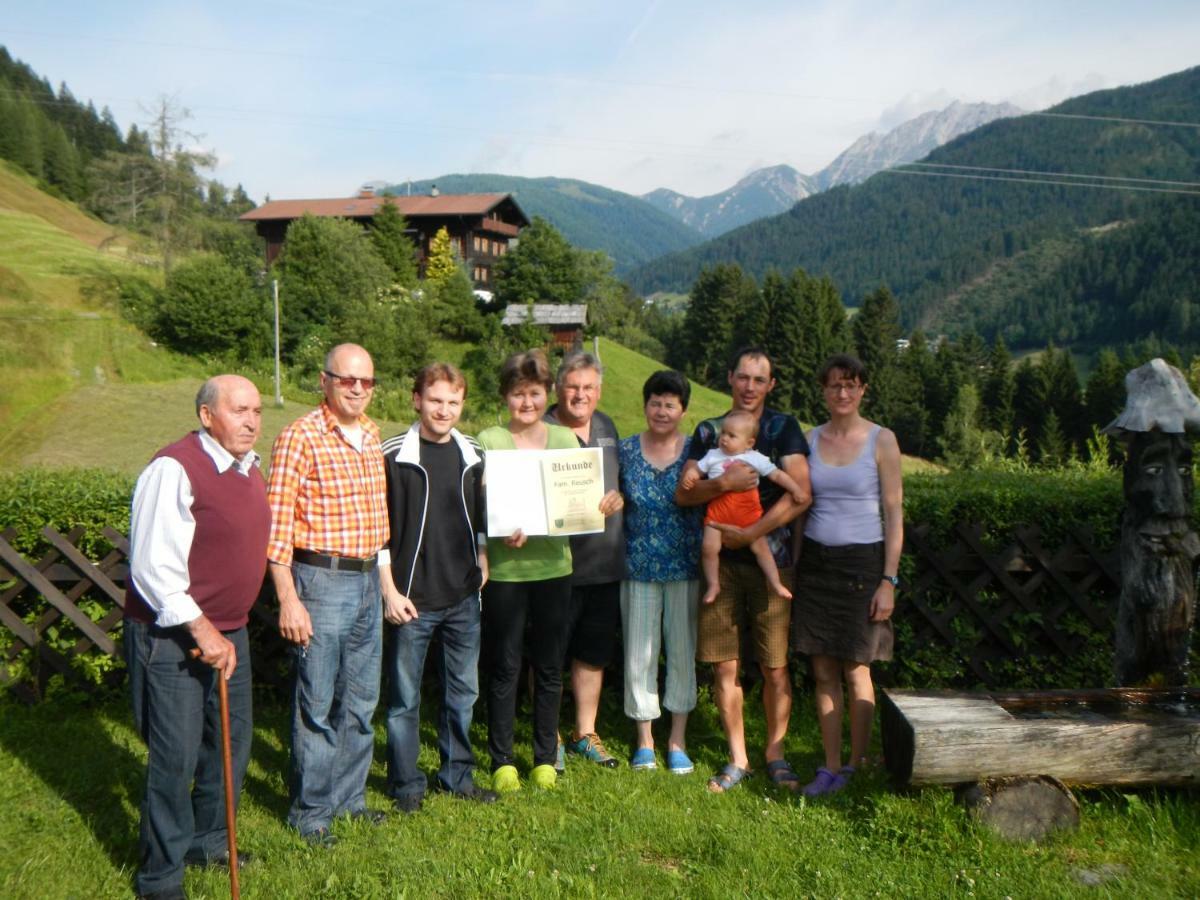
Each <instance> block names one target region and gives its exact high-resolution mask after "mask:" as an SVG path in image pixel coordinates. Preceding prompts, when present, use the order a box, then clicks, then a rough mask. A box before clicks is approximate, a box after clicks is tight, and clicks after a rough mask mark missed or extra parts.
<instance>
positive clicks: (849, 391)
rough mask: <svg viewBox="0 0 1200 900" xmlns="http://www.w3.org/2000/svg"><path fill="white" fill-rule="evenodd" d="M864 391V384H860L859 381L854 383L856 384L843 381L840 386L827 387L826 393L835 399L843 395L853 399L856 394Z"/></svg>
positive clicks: (828, 385) (830, 385) (829, 385)
mask: <svg viewBox="0 0 1200 900" xmlns="http://www.w3.org/2000/svg"><path fill="white" fill-rule="evenodd" d="M862 389H863V386H862V384H860V383H859V382H857V381H854V382H845V381H843V382H841V383H840V384H827V385H825V393H827V394H830V395H832V396H834V397H837V396H839V395H842V394H845V395H846V396H847V397H853V396H854V395H855V394H857V393H858V392H859V391H861V390H862Z"/></svg>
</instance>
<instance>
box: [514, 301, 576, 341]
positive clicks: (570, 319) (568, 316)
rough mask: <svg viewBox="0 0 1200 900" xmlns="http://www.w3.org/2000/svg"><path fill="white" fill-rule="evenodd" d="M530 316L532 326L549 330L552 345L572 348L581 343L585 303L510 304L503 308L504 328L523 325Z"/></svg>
mask: <svg viewBox="0 0 1200 900" xmlns="http://www.w3.org/2000/svg"><path fill="white" fill-rule="evenodd" d="M531 314H532V316H533V324H534V325H541V326H542V327H544V328H546V329H547V330H549V332H550V334H551V335H553V337H554V343H556V344H558V345H559V346H561V347H567V348H573V347H578V346H580V345H581V344H582V343H583V329H584V328H586V327H587V304H586V303H510V304H508V306H506V307H505V308H504V318H503V319H501V320H500V324H501V325H504V326H508V327H511V326H515V325H523V324H525V323H526V322H528V321H529V317H530V315H531Z"/></svg>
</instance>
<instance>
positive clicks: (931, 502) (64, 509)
mask: <svg viewBox="0 0 1200 900" xmlns="http://www.w3.org/2000/svg"><path fill="white" fill-rule="evenodd" d="M132 488H133V479H132V478H129V477H127V476H124V475H118V474H113V473H110V472H105V471H99V470H71V471H44V470H27V471H22V472H17V473H11V474H4V475H0V528H12V529H14V530H15V532H16V537H15V538H14V543H15V545H16V546H17V548H18V549H19V550H20V551H21V552H22V553H24V554H25V555H26V556H28V557H30V558H37V557H38V556H40V555H41V554H42V553H43V552H44V551H45V550H46V549H47V547H46V544H45V541H44V539H43V538H42V537H41V534H40V532H41V529H42V528H43V527H44V526H45V525H52V526H54V527H55V528H56V529H58V530H59V531H62V532H66V531H69V530H70V529H71V528H73V527H75V526H77V525H80V526H83V527H84V528H85V529H86V531H85V533H84V537H83V540H82V542H81V546H82V549H83V551H84V553H85V554H87V555H88V556H89V557H91V558H94V559H98V558H100V557H101V556H102V555H103V554H104V553H106V552H107V551H108V550H109V549H110V547H109V544H108V542H107V541H106V540H105V539H104V537H103V536H102V534H101V531H102V529H103V528H104V527H105V526H111V527H112V528H114V529H116V530H117V531H119V532H121V533H123V534H124V533H127V530H128V527H129V497H130V494H131V492H132ZM1122 503H1123V501H1122V495H1121V476H1120V473H1119V472H1116V471H1113V472H1095V471H1089V470H1084V469H1070V470H1065V471H1058V472H1044V471H1029V472H996V471H981V472H959V473H951V474H945V475H914V476H909V477H908V478H906V479H905V501H904V506H905V520H906V522H907V523H908V524H909V527H910V528H911V527H913V526H914V525H916V524H927V525H929V526H931V530H930V533H929V535H928V540H929V541H930V542H931V543H932V544H933V545H934V546H935V547H937V546H943V545H947V544H949V543H951V542H952V541H953V539H954V537H953V530H954V528H955V526H956V525H957V524H958V523H960V522H962V523H980V524H981V525H982V526H983V529H984V536H983V539H984V542H985V543H986V544H988V545H989V546H991V547H993V548H995V547H999V546H1001V545H1002V544H1004V543H1006V542H1007V541H1008V540H1009V539H1010V537H1009V536H1010V535H1011V533H1012V530H1013V528H1014V526H1016V525H1020V524H1028V525H1034V526H1037V527H1038V528H1039V529H1040V530H1041V532H1042V535H1043V542H1044V545H1045V546H1046V547H1047V548H1055V547H1057V546H1058V545H1059V543H1060V542H1061V540H1062V538H1063V537H1064V536H1065V535H1066V534H1067V533H1068V532H1069V530H1070V529H1072V528H1074V527H1077V526H1079V525H1084V526H1086V527H1088V528H1089V529H1090V530H1091V532H1092V534H1093V536H1094V539H1095V542H1096V545H1097V547H1098V549H1100V550H1101V551H1104V550H1107V549H1113V548H1115V547H1116V546H1117V543H1118V542H1119V539H1120V514H1121V509H1122ZM1196 521H1197V522H1200V516H1197V517H1196ZM913 565H914V563H913V560H912V559H911V558H910V557H905V559H904V561H903V563H902V568H901V573H902V575H908V576H911V575H912V573H913ZM3 587H4V585H2V584H0V589H3ZM926 601H927V602H929V603H931V604H933V605H936V604H937V603H938V602H940V601H939V598H938V597H937V596H932V597H927V598H926ZM901 602H903V595H901ZM946 602H949V598H948V597H947V598H946ZM980 602H981V603H982V604H983V605H985V606H986V605H987V604H988V603H990V602H999V600H998V599H995V600H993V598H990V597H988V596H986V595H984V596H982V597H981V598H980ZM88 612H89V614H90V615H92V617H93V618H94V619H98V618H99V617H100V616H101V615H102V614H103V610H101V609H99V608H95V609H91V608H89V609H88ZM22 614H23V615H25V616H26V617H27V618H31V619H32V618H35V617H36V615H37V611H36V610H34V609H29V610H26V611H23V613H22ZM1036 615H1037V614H1036V613H1034V614H1028V613H1020V614H1015V615H1012V616H1010V617H1009V619H1008V620H1007V622H1006V624H1005V628H1006V630H1007V632H1008V634H1009V637H1010V638H1011V639H1012V640H1013V641H1014V643H1016V645H1017V646H1018V647H1019V648H1021V651H1022V652H1021V654H1020V655H1019V656H1017V657H1010V658H1005V659H1002V660H999V661H997V662H996V663H994V664H993V672H994V677H993V678H991V679H990V683H991V684H992V685H993V686H1003V687H1009V688H1035V687H1041V688H1049V687H1086V686H1096V685H1102V684H1107V683H1109V682H1110V680H1111V679H1110V667H1111V654H1112V641H1113V635H1112V631H1111V628H1109V629H1107V630H1100V629H1095V628H1093V627H1092V626H1091V625H1090V623H1088V622H1087V621H1086V620H1084V619H1083V617H1082V616H1074V615H1072V616H1070V617H1068V618H1067V619H1066V620H1064V623H1063V624H1064V625H1065V627H1067V628H1069V629H1070V630H1072V632H1073V633H1074V634H1075V635H1076V636H1077V637H1080V638H1081V639H1082V641H1083V646H1084V650H1083V651H1081V652H1079V653H1076V654H1073V655H1071V656H1070V657H1069V658H1063V656H1062V654H1054V653H1046V652H1044V647H1043V648H1040V649H1039V648H1038V647H1036V646H1034V644H1035V643H1036V642H1035V641H1034V640H1033V639H1032V636H1033V635H1034V634H1035V633H1036V632H1037V629H1036V628H1035V627H1029V628H1026V629H1024V630H1023V628H1024V626H1028V625H1031V624H1032V623H1030V622H1029V621H1028V620H1029V619H1031V618H1035V617H1036ZM977 627H978V626H976V625H974V624H973V623H972V622H971V621H970V620H968V619H966V618H963V619H961V620H956V621H955V623H954V625H953V628H954V630H955V632H956V642H955V644H956V646H953V647H947V646H945V645H942V644H935V643H930V642H922V641H919V640H917V638H916V636H915V632H914V629H913V627H912V623H910V622H906V621H905V617H904V616H903V612H902V611H901V614H900V615H898V617H897V641H896V654H895V656H896V660H895V662H893V663H891V664H889V665H886V666H884V667H882V671H881V675H882V676H883V678H884V680H885V681H891V682H893V683H898V684H905V685H912V686H921V687H951V686H954V687H976V686H978V682H979V679H978V677H977V676H976V675H974V674H973V673H972V672H971V671H970V669H969V668H968V667H967V666H966V665H965V663H964V662H963V654H964V653H966V652H969V648H971V647H973V646H974V645H975V643H976V641H977V639H978V635H977V634H976V631H975V629H976V628H977ZM66 631H67V633H66V634H64V635H63V636H62V637H61V638H60V637H58V635H57V633H56V632H55V633H50V634H48V637H47V639H48V640H49V641H51V642H52V643H53V642H55V641H58V642H59V643H62V644H63V645H69V644H70V643H72V642H73V631H72V630H71V629H67V630H66ZM10 642H11V635H9V633H8V632H7V630H5V629H3V628H0V652H2V651H3V650H4V649H5V647H6V645H7V644H8V643H10ZM111 662H112V661H109V660H107V659H105V660H99V659H84V660H82V661H80V663H79V668H80V671H81V672H83V673H84V675H85V677H86V679H87V680H88V681H89V682H91V683H97V684H98V683H101V681H103V675H104V674H105V672H107V671H108V670H109V669H110V668H111V666H110V663H111ZM1198 663H1200V661H1198ZM25 664H28V661H25V662H22V659H21V658H18V659H17V660H16V661H15V662H14V663H10V664H9V669H10V672H12V673H14V674H16V673H17V672H19V671H20V666H21V665H25ZM1193 671H1196V672H1200V665H1197V666H1195V667H1194V668H1193Z"/></svg>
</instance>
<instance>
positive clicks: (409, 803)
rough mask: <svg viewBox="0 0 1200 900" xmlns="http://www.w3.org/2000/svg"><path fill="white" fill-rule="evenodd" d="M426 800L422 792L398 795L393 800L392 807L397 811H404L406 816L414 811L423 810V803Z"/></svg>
mask: <svg viewBox="0 0 1200 900" xmlns="http://www.w3.org/2000/svg"><path fill="white" fill-rule="evenodd" d="M424 802H425V798H424V797H422V796H421V795H420V794H405V795H404V796H402V797H397V798H396V799H394V800H393V801H392V808H393V809H395V810H396V812H399V813H403V814H404V815H406V816H411V815H412V814H413V813H417V812H420V811H421V804H422V803H424Z"/></svg>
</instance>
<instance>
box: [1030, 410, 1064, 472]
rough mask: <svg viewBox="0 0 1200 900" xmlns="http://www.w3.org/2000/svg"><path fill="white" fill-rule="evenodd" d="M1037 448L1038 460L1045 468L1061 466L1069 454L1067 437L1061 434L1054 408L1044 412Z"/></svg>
mask: <svg viewBox="0 0 1200 900" xmlns="http://www.w3.org/2000/svg"><path fill="white" fill-rule="evenodd" d="M1037 448H1038V461H1039V462H1040V463H1041V464H1042V465H1043V466H1045V467H1046V468H1054V467H1056V466H1061V465H1062V464H1063V463H1065V462H1066V461H1067V458H1068V456H1070V455H1071V451H1070V445H1069V443H1068V441H1067V437H1066V435H1065V434H1063V430H1062V427H1061V426H1060V425H1059V422H1058V414H1057V413H1055V412H1054V410H1050V412H1048V413H1046V418H1045V420H1044V421H1043V422H1042V434H1041V437H1040V438H1039V439H1038V443H1037Z"/></svg>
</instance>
